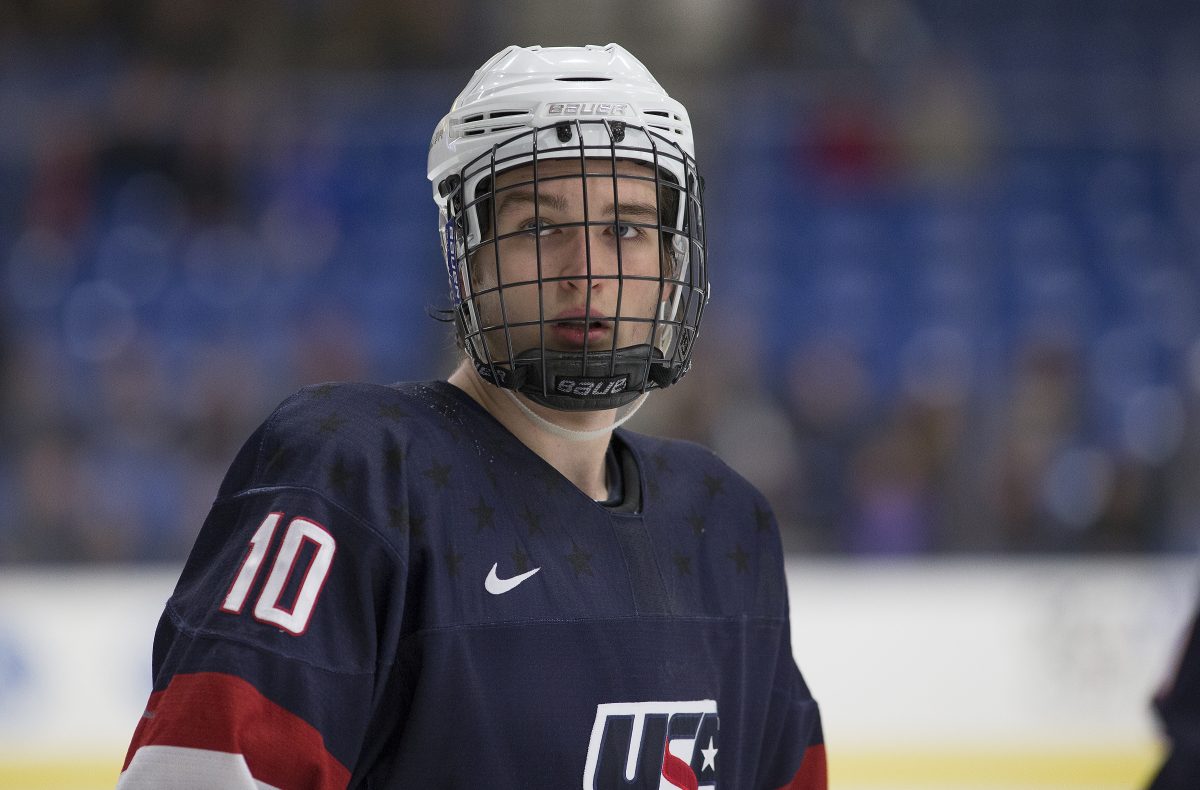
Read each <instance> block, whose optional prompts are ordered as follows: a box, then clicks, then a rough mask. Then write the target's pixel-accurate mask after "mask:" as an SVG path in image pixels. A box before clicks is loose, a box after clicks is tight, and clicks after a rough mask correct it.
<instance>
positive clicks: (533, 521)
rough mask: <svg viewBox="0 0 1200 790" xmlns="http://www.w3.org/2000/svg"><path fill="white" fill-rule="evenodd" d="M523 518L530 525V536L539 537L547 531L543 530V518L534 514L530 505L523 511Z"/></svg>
mask: <svg viewBox="0 0 1200 790" xmlns="http://www.w3.org/2000/svg"><path fill="white" fill-rule="evenodd" d="M521 518H522V519H523V520H524V521H525V523H526V524H528V525H529V534H530V535H537V534H540V533H542V532H544V531H545V530H544V529H542V517H541V516H540V515H538V514H537V513H534V512H533V510H531V509H530V507H529V505H526V506H525V509H524V510H522V511H521Z"/></svg>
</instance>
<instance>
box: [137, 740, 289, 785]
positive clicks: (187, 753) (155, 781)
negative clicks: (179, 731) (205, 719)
mask: <svg viewBox="0 0 1200 790" xmlns="http://www.w3.org/2000/svg"><path fill="white" fill-rule="evenodd" d="M217 787H219V788H222V790H226V789H227V790H279V788H277V787H275V786H274V785H269V784H267V783H266V782H260V781H258V780H257V779H255V778H254V777H253V776H251V775H250V766H248V765H246V758H244V757H242V755H240V754H230V753H229V752H214V751H209V750H208V749H191V748H188V747H184V746H143V747H142V748H140V749H138V750H137V754H135V755H133V759H132V760H130V762H129V767H128V768H126V769H125V771H124V773H122V774H121V779H120V781H119V782H117V790H212V789H213V788H217Z"/></svg>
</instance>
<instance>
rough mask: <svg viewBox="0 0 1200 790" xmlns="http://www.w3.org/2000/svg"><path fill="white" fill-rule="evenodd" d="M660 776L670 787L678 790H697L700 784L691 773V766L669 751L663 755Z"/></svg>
mask: <svg viewBox="0 0 1200 790" xmlns="http://www.w3.org/2000/svg"><path fill="white" fill-rule="evenodd" d="M662 775H663V778H664V779H666V780H667V781H668V782H670V783H671V787H678V788H680V790H698V788H699V787H700V783H699V782H698V781H696V774H695V773H693V772H692V766H690V765H688V764H687V763H685V762H684V761H683V760H681V759H679V758H678V757H676V756H675V755H673V754H671V750H670V749H667V751H666V753H665V754H664V755H663V764H662Z"/></svg>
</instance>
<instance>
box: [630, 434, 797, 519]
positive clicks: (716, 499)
mask: <svg viewBox="0 0 1200 790" xmlns="http://www.w3.org/2000/svg"><path fill="white" fill-rule="evenodd" d="M618 435H619V436H620V438H621V440H622V441H624V442H625V444H626V446H627V447H629V448H630V449H631V450H632V452H633V453H634V455H635V457H637V459H638V464H639V466H640V467H641V470H642V476H643V479H644V480H645V481H646V485H647V488H648V489H649V490H650V493H651V494H652V495H653V494H654V493H655V491H658V492H659V493H660V494H662V495H663V496H660V497H659V498H660V499H668V500H670V499H678V500H683V501H689V502H694V501H696V500H697V498H701V499H702V500H708V501H711V502H712V503H713V504H719V503H722V502H724V503H727V504H728V506H730V507H743V508H744V507H747V506H749V507H751V508H757V509H759V510H760V511H762V512H765V513H766V514H768V515H770V513H771V508H770V505H769V504H768V502H767V499H766V497H765V496H763V494H762V492H760V491H759V490H758V488H757V487H755V485H754V484H753V483H751V482H750V481H749V480H747V479H746V478H745V477H744V476H743V475H742V474H741V473H740V472H738V471H737V470H736V469H734V468H733V467H731V466H730V465H729V464H727V463H725V461H724V460H722V459H721V457H720V456H718V455H717V454H716V453H715V452H713V451H712V450H711V449H709V448H708V447H705V446H704V445H702V444H698V443H696V442H690V441H685V440H683V439H670V438H665V437H660V436H650V435H647V434H640V433H636V432H633V431H627V430H623V429H619V430H618ZM771 518H772V519H773V518H774V516H773V515H772V516H771Z"/></svg>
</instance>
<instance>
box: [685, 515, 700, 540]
mask: <svg viewBox="0 0 1200 790" xmlns="http://www.w3.org/2000/svg"><path fill="white" fill-rule="evenodd" d="M687 522H688V523H689V524H691V525H692V532H694V533H696V534H697V535H703V534H704V516H702V515H700V514H699V513H693V514H692V515H690V516H688V520H687Z"/></svg>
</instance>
